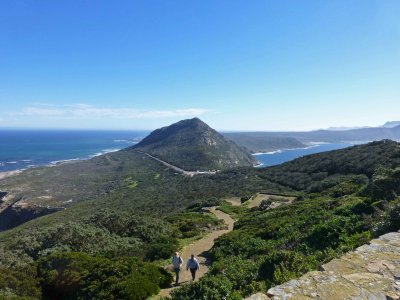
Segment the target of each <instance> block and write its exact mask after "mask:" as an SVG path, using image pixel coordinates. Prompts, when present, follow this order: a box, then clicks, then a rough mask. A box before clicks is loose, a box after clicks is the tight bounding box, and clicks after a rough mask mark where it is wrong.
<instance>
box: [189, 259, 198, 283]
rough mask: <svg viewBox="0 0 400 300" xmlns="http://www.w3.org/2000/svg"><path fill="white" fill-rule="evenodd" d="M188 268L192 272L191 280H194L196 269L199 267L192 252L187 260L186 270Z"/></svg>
mask: <svg viewBox="0 0 400 300" xmlns="http://www.w3.org/2000/svg"><path fill="white" fill-rule="evenodd" d="M189 269H190V273H191V274H192V280H193V281H194V280H195V279H196V271H197V270H199V269H200V265H199V262H198V261H197V258H195V257H194V254H192V255H191V256H190V258H189V260H188V261H187V264H186V271H187V270H189Z"/></svg>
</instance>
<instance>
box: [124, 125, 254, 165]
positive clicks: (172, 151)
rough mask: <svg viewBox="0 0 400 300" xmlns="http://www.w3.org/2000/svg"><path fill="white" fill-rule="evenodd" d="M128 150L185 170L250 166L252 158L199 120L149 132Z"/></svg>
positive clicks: (252, 161)
mask: <svg viewBox="0 0 400 300" xmlns="http://www.w3.org/2000/svg"><path fill="white" fill-rule="evenodd" d="M128 150H135V151H143V152H146V153H149V154H151V155H153V156H155V157H157V158H159V159H161V160H163V161H165V162H168V163H170V164H172V165H175V166H177V167H179V168H182V169H184V170H187V171H196V170H199V171H208V170H224V169H229V168H232V167H238V166H252V165H254V163H255V160H254V158H253V157H252V156H251V155H250V154H249V153H247V152H246V151H245V150H244V149H242V148H240V147H239V146H237V145H236V144H235V143H234V142H232V141H229V140H227V139H225V138H224V137H223V136H222V135H221V134H219V133H218V132H217V131H215V130H214V129H212V128H211V127H209V126H208V125H207V124H206V123H204V122H202V121H201V120H200V119H198V118H194V119H188V120H182V121H180V122H177V123H175V124H172V125H170V126H167V127H163V128H160V129H157V130H155V131H153V132H152V133H150V135H148V136H147V137H146V138H144V139H143V140H142V141H141V142H140V143H138V144H136V145H135V146H132V147H130V148H129V149H128Z"/></svg>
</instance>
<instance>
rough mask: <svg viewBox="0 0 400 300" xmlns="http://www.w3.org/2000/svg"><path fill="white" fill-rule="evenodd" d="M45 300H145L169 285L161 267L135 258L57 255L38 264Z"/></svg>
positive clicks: (73, 254)
mask: <svg viewBox="0 0 400 300" xmlns="http://www.w3.org/2000/svg"><path fill="white" fill-rule="evenodd" d="M38 277H39V280H40V283H41V286H42V290H43V298H44V299H132V300H142V299H146V298H147V297H148V296H150V295H153V294H156V293H158V291H159V289H160V287H166V286H168V285H169V284H170V282H171V280H172V276H171V275H170V274H169V273H167V272H166V271H165V270H163V269H162V268H159V267H156V266H155V265H152V264H150V263H144V262H141V261H139V260H137V259H133V258H119V259H107V258H103V257H94V256H90V255H87V254H84V253H76V252H70V253H54V254H51V255H49V256H47V257H43V258H41V259H39V261H38Z"/></svg>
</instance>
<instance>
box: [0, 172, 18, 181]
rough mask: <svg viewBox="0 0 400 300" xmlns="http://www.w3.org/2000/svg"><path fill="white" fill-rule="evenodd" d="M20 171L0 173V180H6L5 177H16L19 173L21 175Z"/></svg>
mask: <svg viewBox="0 0 400 300" xmlns="http://www.w3.org/2000/svg"><path fill="white" fill-rule="evenodd" d="M21 172H22V171H21V170H14V171H6V172H0V180H2V179H4V178H6V177H10V176H14V175H17V174H19V173H21Z"/></svg>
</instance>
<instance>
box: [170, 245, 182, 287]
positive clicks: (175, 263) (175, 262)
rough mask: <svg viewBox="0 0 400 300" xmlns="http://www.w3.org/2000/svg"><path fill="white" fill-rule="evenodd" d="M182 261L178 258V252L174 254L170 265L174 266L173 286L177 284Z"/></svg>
mask: <svg viewBox="0 0 400 300" xmlns="http://www.w3.org/2000/svg"><path fill="white" fill-rule="evenodd" d="M182 263H183V259H182V257H180V255H179V252H175V255H174V256H173V257H172V265H173V266H174V272H175V275H176V279H175V285H178V283H179V272H180V271H181V267H182Z"/></svg>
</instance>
